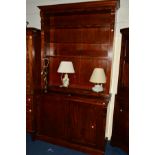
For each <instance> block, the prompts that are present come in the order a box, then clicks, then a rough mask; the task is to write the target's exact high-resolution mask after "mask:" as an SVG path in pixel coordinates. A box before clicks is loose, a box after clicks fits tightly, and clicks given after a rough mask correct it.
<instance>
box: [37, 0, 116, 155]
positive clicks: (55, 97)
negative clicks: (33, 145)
mask: <svg viewBox="0 0 155 155" xmlns="http://www.w3.org/2000/svg"><path fill="white" fill-rule="evenodd" d="M39 9H40V15H41V58H43V60H44V61H43V60H41V62H42V63H41V69H42V71H43V76H42V78H41V89H42V94H41V96H40V97H39V99H38V101H37V103H36V108H37V113H36V114H37V116H36V119H37V121H36V122H37V123H36V124H37V127H36V131H37V132H36V138H39V139H42V140H47V141H49V142H52V143H54V144H59V145H63V146H68V147H71V148H74V149H77V150H81V151H84V152H87V153H89V154H94V155H98V154H100V155H101V154H103V153H104V142H105V124H106V123H105V122H106V113H107V104H108V102H109V100H110V94H109V89H110V78H111V64H112V54H113V52H112V49H113V37H114V26H115V11H116V9H117V0H107V1H96V2H81V3H72V4H59V5H49V6H39ZM61 61H72V63H73V66H74V69H75V73H74V74H69V79H70V85H69V87H68V88H63V87H59V86H60V85H61V74H59V73H58V72H57V70H58V67H59V64H60V62H61ZM94 68H104V70H105V74H106V83H105V84H104V92H101V93H94V92H92V90H91V88H92V86H93V84H92V83H90V82H89V79H90V76H91V74H92V72H93V70H94Z"/></svg>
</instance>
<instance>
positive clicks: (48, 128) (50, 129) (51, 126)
mask: <svg viewBox="0 0 155 155" xmlns="http://www.w3.org/2000/svg"><path fill="white" fill-rule="evenodd" d="M38 106H39V107H38V110H39V111H38V114H39V118H38V119H39V120H38V125H37V126H38V132H39V135H46V136H49V137H53V138H58V139H66V138H67V134H68V125H67V124H68V122H67V118H68V114H69V112H68V104H67V102H65V100H64V96H63V95H60V94H54V93H53V94H46V95H45V94H44V95H42V97H41V102H39V104H38Z"/></svg>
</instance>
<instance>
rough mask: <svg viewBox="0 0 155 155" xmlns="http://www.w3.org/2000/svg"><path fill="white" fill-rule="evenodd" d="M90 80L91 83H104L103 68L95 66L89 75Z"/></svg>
mask: <svg viewBox="0 0 155 155" xmlns="http://www.w3.org/2000/svg"><path fill="white" fill-rule="evenodd" d="M90 82H92V83H105V82H106V76H105V72H104V69H103V68H95V69H94V70H93V73H92V75H91V77H90Z"/></svg>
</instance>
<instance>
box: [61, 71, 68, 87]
mask: <svg viewBox="0 0 155 155" xmlns="http://www.w3.org/2000/svg"><path fill="white" fill-rule="evenodd" d="M61 80H62V85H61V86H60V87H68V86H69V78H68V74H67V73H66V74H65V75H64V77H63V78H62V79H61Z"/></svg>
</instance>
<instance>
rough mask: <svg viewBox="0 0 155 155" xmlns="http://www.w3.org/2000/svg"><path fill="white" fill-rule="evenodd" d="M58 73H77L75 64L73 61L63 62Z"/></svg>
mask: <svg viewBox="0 0 155 155" xmlns="http://www.w3.org/2000/svg"><path fill="white" fill-rule="evenodd" d="M57 72H58V73H75V71H74V67H73V63H72V62H71V61H61V62H60V65H59V68H58V71H57Z"/></svg>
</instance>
